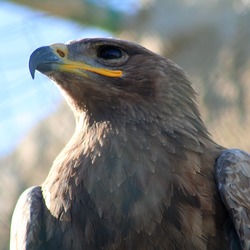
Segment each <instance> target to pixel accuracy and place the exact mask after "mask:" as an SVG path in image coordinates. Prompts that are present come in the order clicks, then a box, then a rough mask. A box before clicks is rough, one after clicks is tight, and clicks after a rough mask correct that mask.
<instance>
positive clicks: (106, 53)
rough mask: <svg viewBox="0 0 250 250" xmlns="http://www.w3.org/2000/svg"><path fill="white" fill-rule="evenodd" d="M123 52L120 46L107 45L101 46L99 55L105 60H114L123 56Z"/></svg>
mask: <svg viewBox="0 0 250 250" xmlns="http://www.w3.org/2000/svg"><path fill="white" fill-rule="evenodd" d="M123 54H124V53H123V51H122V50H121V49H120V48H118V47H115V46H110V45H107V46H102V47H100V48H99V50H98V53H97V56H98V57H99V58H101V59H104V60H114V59H119V58H121V57H122V56H123Z"/></svg>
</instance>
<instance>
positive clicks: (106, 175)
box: [11, 38, 250, 250]
mask: <svg viewBox="0 0 250 250" xmlns="http://www.w3.org/2000/svg"><path fill="white" fill-rule="evenodd" d="M36 69H37V70H38V71H40V72H42V73H44V74H46V75H47V76H48V77H49V78H51V79H52V80H53V81H55V82H56V84H57V85H58V86H59V88H60V89H61V90H62V92H63V94H64V96H65V98H66V99H67V101H68V103H69V105H70V106H71V108H72V110H73V112H74V114H75V117H76V130H75V133H74V135H73V137H72V139H71V140H70V141H69V143H68V144H67V146H66V147H65V148H64V150H63V151H62V152H61V154H60V155H59V156H58V157H57V158H56V160H55V161H54V164H53V166H52V168H51V170H50V173H49V175H48V177H47V178H46V180H45V181H44V183H43V184H42V185H41V186H37V187H32V188H30V189H28V190H27V191H25V192H24V193H23V195H22V196H21V197H20V199H19V201H18V204H17V206H16V209H15V212H14V216H13V221H12V232H11V249H136V250H137V249H157V250H158V249H170V250H171V249H178V250H181V249H202V250H204V249H211V250H212V249H213V250H214V249H241V248H242V249H249V245H250V244H249V240H250V236H249V226H248V225H250V223H249V215H248V212H249V210H250V209H249V206H250V205H249V186H250V185H249V177H250V156H249V155H248V154H247V153H245V152H243V151H239V150H224V149H223V148H222V147H221V146H219V145H217V144H216V143H215V142H214V141H213V140H212V139H211V137H210V135H209V134H208V131H207V129H206V127H205V126H204V124H203V122H202V120H201V118H200V114H199V111H198V109H197V107H196V104H195V93H194V90H193V89H192V87H191V84H190V82H189V80H188V78H187V77H186V75H185V73H184V72H183V71H182V69H180V68H179V67H178V66H177V65H175V64H174V63H173V62H171V61H170V60H168V59H166V58H163V57H161V56H159V55H156V54H154V53H152V52H151V51H149V50H147V49H145V48H143V47H141V46H139V45H136V44H133V43H131V42H127V41H121V40H116V39H103V38H98V39H83V40H80V41H73V42H70V43H69V44H66V45H64V44H54V45H51V46H46V47H41V48H39V49H37V50H36V51H34V52H33V54H32V55H31V58H30V71H31V74H32V76H33V77H34V72H35V70H36ZM58 123H59V124H58V126H60V121H59V122H58ZM242 166H243V167H242ZM234 170H235V171H234ZM232 174H233V177H232ZM234 177H235V178H234ZM237 178H238V179H237ZM232 179H233V180H236V179H237V181H235V182H234V184H235V185H234V187H231V183H232ZM216 180H217V182H218V183H217V184H218V188H217V184H216ZM241 180H242V182H241ZM243 180H244V181H243ZM229 187H230V188H232V189H234V192H235V193H234V196H233V195H232V194H230V193H229V192H228V190H229ZM238 194H240V195H238ZM232 196H233V197H232ZM221 197H222V198H221ZM242 200H243V201H244V204H243V205H242ZM232 203H233V205H232ZM17 221H18V222H17ZM248 223H249V224H248Z"/></svg>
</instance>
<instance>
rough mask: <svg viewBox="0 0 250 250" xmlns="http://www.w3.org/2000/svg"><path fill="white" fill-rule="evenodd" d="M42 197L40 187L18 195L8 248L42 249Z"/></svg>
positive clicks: (12, 249)
mask: <svg viewBox="0 0 250 250" xmlns="http://www.w3.org/2000/svg"><path fill="white" fill-rule="evenodd" d="M42 218H43V198H42V192H41V187H39V186H35V187H31V188H29V189H27V190H26V191H24V192H23V193H22V195H21V196H20V198H19V200H18V202H17V205H16V207H15V210H14V213H13V217H12V222H11V238H10V250H17V249H18V250H24V249H32V250H35V249H36V250H38V249H39V250H40V249H42V242H43V238H44V236H43V230H42V227H43V226H42V221H43V220H42Z"/></svg>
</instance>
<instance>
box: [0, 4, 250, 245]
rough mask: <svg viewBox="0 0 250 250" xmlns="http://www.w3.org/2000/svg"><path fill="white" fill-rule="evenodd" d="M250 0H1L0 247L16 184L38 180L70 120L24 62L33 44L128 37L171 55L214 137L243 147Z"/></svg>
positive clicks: (248, 111) (249, 142) (249, 92)
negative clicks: (182, 71) (185, 75)
mask: <svg viewBox="0 0 250 250" xmlns="http://www.w3.org/2000/svg"><path fill="white" fill-rule="evenodd" d="M249 8H250V0H175V1H165V0H127V1H119V0H72V1H67V0H60V1H59V0H54V1H48V0H44V1H31V0H20V1H0V20H1V24H0V37H1V39H0V76H1V77H0V79H1V80H0V97H1V98H0V249H1V250H4V249H8V244H9V243H8V241H9V227H10V219H11V215H12V212H13V209H14V205H15V203H16V201H17V198H18V196H19V195H20V193H21V192H22V191H23V190H24V189H26V188H27V187H29V186H32V185H37V184H40V183H41V182H42V181H43V180H44V178H45V176H46V175H47V174H48V171H49V169H50V166H51V165H52V162H53V160H54V159H55V157H56V156H57V154H58V153H59V152H60V150H61V149H62V148H63V146H64V145H65V143H66V142H67V141H68V139H69V138H70V136H71V134H72V133H73V130H74V125H75V123H74V118H73V115H72V114H71V111H70V110H69V108H68V107H67V104H65V102H64V100H63V99H62V97H61V95H60V93H59V91H58V89H57V88H56V87H55V86H54V85H53V84H52V83H51V82H50V81H49V80H48V79H47V78H46V77H44V76H43V75H41V74H39V73H37V74H36V79H35V81H33V80H32V79H31V77H30V75H29V71H28V67H27V63H28V59H29V56H30V54H31V52H32V51H33V50H34V49H36V48H37V47H40V46H43V45H47V44H51V43H57V42H67V41H69V40H74V39H79V38H83V37H98V36H99V37H100V36H102V37H118V38H123V39H127V40H131V41H134V42H137V43H140V44H142V45H143V46H145V47H147V48H149V49H151V50H153V51H155V52H157V53H159V54H161V55H164V56H166V57H168V58H170V59H172V60H173V61H175V62H176V63H177V64H179V65H180V66H181V67H182V68H184V70H185V71H186V72H187V74H188V75H189V77H190V79H191V80H192V82H193V87H194V88H195V90H196V92H197V93H198V96H197V101H198V105H199V107H200V111H201V113H202V116H203V118H204V121H205V123H206V124H207V126H208V129H209V131H210V132H211V134H212V136H213V138H214V139H215V140H216V141H217V142H218V143H220V144H222V145H223V146H225V147H231V148H232V147H233V148H234V147H239V148H241V149H244V150H246V151H250V25H249V24H250V9H249Z"/></svg>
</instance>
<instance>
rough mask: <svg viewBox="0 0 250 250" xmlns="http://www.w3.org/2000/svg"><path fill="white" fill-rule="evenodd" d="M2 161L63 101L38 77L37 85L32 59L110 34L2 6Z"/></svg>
mask: <svg viewBox="0 0 250 250" xmlns="http://www.w3.org/2000/svg"><path fill="white" fill-rule="evenodd" d="M0 20H1V24H0V37H1V39H0V75H1V80H0V157H1V156H4V155H6V154H8V153H10V152H12V150H13V149H14V148H15V146H16V145H17V144H18V143H19V142H20V141H21V139H22V138H23V137H24V135H25V134H26V133H27V132H28V131H29V130H30V129H31V128H32V127H33V126H34V125H36V124H37V123H38V122H39V121H41V120H42V119H43V118H45V117H46V116H48V115H49V114H50V113H51V112H53V111H54V110H55V109H56V108H57V106H58V104H59V103H60V101H61V96H60V93H59V91H58V90H57V88H56V87H55V86H54V85H53V84H51V83H50V82H49V80H48V79H47V78H46V77H44V76H43V75H41V74H39V73H37V74H36V80H35V81H33V80H32V79H31V76H30V74H29V70H28V66H27V64H28V60H29V56H30V54H31V53H32V51H33V50H35V49H36V48H37V47H40V46H43V45H47V44H51V43H57V42H67V41H68V40H72V39H79V38H83V37H96V36H102V37H107V36H110V34H109V33H107V32H105V31H103V30H100V29H97V28H90V27H83V26H79V25H78V24H76V23H74V22H70V21H66V20H63V19H60V18H55V17H51V16H48V15H46V14H44V13H41V12H38V11H35V10H32V9H29V8H26V7H23V6H19V5H15V4H12V3H9V2H0Z"/></svg>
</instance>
